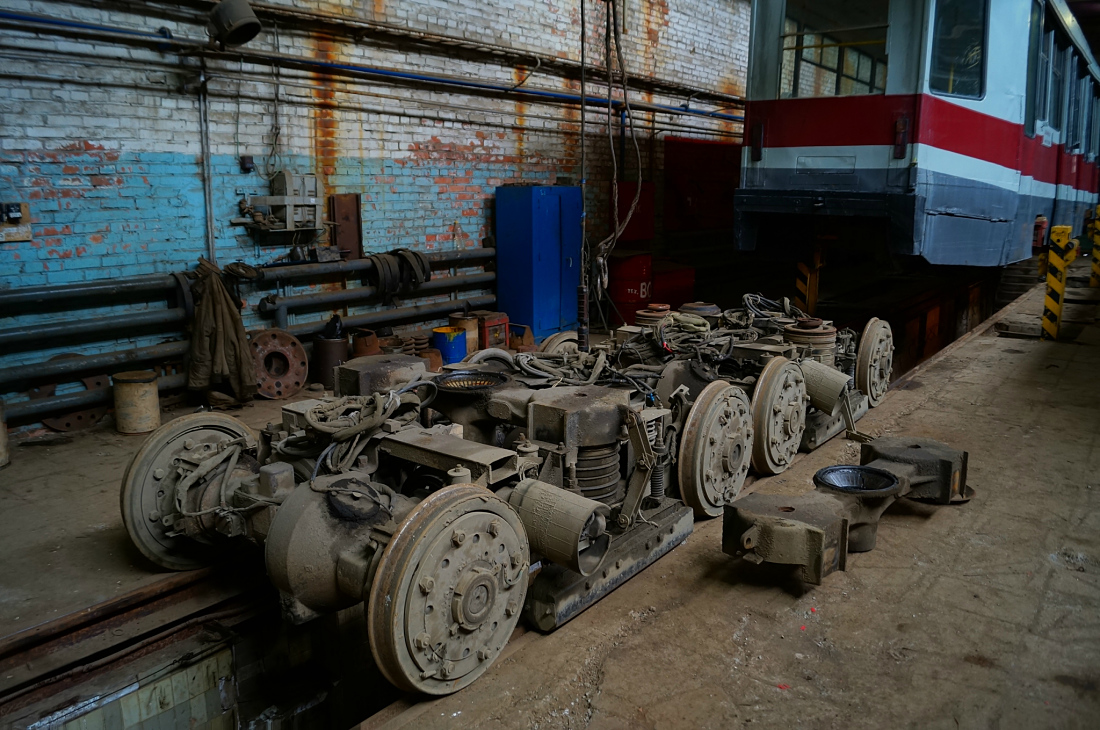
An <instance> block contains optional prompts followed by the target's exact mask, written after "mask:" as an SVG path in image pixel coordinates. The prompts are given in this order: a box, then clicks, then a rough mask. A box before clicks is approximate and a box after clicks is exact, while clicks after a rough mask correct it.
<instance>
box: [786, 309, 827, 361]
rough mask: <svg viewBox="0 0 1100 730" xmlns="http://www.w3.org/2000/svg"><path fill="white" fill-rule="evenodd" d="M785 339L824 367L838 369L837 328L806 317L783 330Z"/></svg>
mask: <svg viewBox="0 0 1100 730" xmlns="http://www.w3.org/2000/svg"><path fill="white" fill-rule="evenodd" d="M783 339H784V340H786V341H787V342H789V343H791V344H792V345H797V346H798V347H799V348H800V349H808V350H809V353H808V355H809V357H810V358H812V359H814V360H817V361H818V362H819V363H821V364H822V365H828V366H829V367H836V327H833V326H832V324H831V323H829V322H825V321H823V320H820V319H817V318H814V317H805V318H803V319H800V320H798V321H797V322H795V323H794V324H789V325H787V326H786V327H784V328H783Z"/></svg>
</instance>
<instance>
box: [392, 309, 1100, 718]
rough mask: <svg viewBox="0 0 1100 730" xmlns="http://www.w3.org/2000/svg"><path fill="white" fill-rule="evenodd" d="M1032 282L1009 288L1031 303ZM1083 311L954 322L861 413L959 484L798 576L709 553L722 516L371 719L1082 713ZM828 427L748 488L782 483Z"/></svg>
mask: <svg viewBox="0 0 1100 730" xmlns="http://www.w3.org/2000/svg"><path fill="white" fill-rule="evenodd" d="M1038 295H1039V293H1038V292H1035V293H1033V294H1032V295H1031V297H1030V298H1029V300H1028V301H1025V302H1021V303H1018V304H1017V305H1015V306H1016V307H1017V308H1030V310H1032V311H1033V310H1034V309H1035V307H1036V301H1039V302H1041V298H1040V299H1038V300H1037V299H1036V297H1037V296H1038ZM1098 369H1100V329H1098V328H1097V327H1096V326H1092V327H1089V328H1088V329H1086V330H1085V332H1084V333H1083V334H1082V335H1081V336H1080V337H1079V338H1078V340H1077V342H1068V343H1061V342H1059V343H1052V342H1041V341H1038V340H1030V339H1006V338H1000V337H998V336H997V335H996V334H995V333H994V332H993V331H992V330H990V331H987V332H985V333H984V334H981V335H977V336H973V337H970V338H968V340H967V341H965V342H963V343H960V346H958V347H956V348H953V349H952V350H950V351H945V352H944V353H942V355H941V357H940V358H939V359H938V360H937V361H936V362H934V363H932V364H930V365H928V366H927V367H924V368H922V369H920V370H919V371H917V372H916V373H915V375H914V376H913V377H912V378H911V379H909V380H908V381H906V382H904V383H902V384H901V386H900V387H899V389H898V390H896V391H895V392H894V393H892V394H891V395H890V396H889V397H888V399H887V400H886V401H885V403H884V404H883V405H882V406H880V407H879V408H876V409H874V410H873V411H872V412H871V413H870V414H869V415H868V416H867V417H865V418H864V419H863V420H862V421H861V422H860V427H861V429H862V430H864V431H867V432H869V433H871V434H873V435H876V436H878V435H885V434H907V435H914V436H924V437H928V438H934V439H939V440H941V441H945V442H947V443H948V444H950V445H952V446H955V447H957V448H963V449H966V450H968V451H969V452H970V466H969V482H970V484H971V485H972V486H973V487H974V489H975V490H976V495H975V498H974V500H973V501H972V502H970V503H969V504H965V505H954V506H948V507H934V506H928V505H923V504H918V503H913V502H907V501H904V500H903V501H902V502H900V503H897V504H896V505H895V506H894V507H892V508H891V509H890V511H888V512H887V513H886V515H885V516H884V518H883V521H882V524H881V526H880V528H879V534H878V545H877V547H876V548H875V550H874V551H873V552H870V553H865V554H860V555H853V556H850V557H849V561H848V570H847V572H843V573H834V574H833V575H831V576H829V577H828V578H826V580H825V582H824V585H822V586H819V587H816V588H815V587H804V586H802V585H801V584H799V583H797V582H795V581H793V580H791V579H790V578H789V575H788V574H787V572H786V571H776V570H768V569H766V566H765V567H764V568H758V567H757V566H752V565H749V564H746V563H744V562H742V561H735V560H733V559H732V558H730V557H728V556H726V555H724V554H723V553H722V552H721V529H722V524H721V520H720V519H717V520H711V521H708V522H700V523H696V526H695V533H694V534H693V535H692V536H691V537H690V538H689V539H688V541H687V543H686V544H684V545H682V546H681V547H679V548H677V549H676V550H674V551H673V552H672V553H671V554H670V555H668V556H667V557H665V558H663V559H662V560H660V561H659V562H657V563H656V564H654V565H653V566H652V567H650V568H648V569H647V570H646V571H644V572H643V573H642V574H640V575H639V576H638V577H636V578H634V579H633V580H631V581H630V582H629V583H627V584H626V585H625V586H623V587H622V588H620V589H618V590H617V591H615V592H614V593H612V594H611V595H610V596H608V597H607V598H605V599H604V600H603V601H601V602H600V603H599V604H597V605H596V606H595V607H593V608H592V609H590V610H588V611H586V612H585V613H583V614H582V615H580V616H579V617H577V618H576V619H574V620H573V621H572V622H571V623H569V624H567V625H566V626H564V627H562V628H561V629H559V630H558V631H556V632H554V633H553V634H551V635H549V636H537V635H535V634H533V633H529V634H526V635H524V636H523V637H520V639H519V640H518V641H517V644H519V646H518V647H516V648H515V650H514V651H513V652H512V653H511V655H510V656H507V657H506V658H505V659H504V660H503V661H500V662H498V664H497V665H496V666H494V667H493V668H492V669H491V670H490V671H489V672H488V673H487V674H486V676H484V677H482V678H481V679H480V680H478V681H477V682H476V683H475V684H473V685H472V686H471V687H469V688H467V689H465V690H463V691H462V692H459V693H458V694H456V695H453V696H450V697H446V698H443V699H439V700H433V701H428V702H424V703H421V704H419V705H416V706H415V707H413V708H412V709H411V710H408V711H406V712H404V713H403V714H401V715H399V716H398V717H396V718H393V719H391V720H389V722H388V723H387V724H384V725H383V727H387V728H396V727H402V726H404V727H416V728H418V729H421V728H436V727H438V728H443V727H446V728H453V727H457V726H459V725H461V726H462V727H464V728H513V727H528V728H539V729H540V730H550V729H551V728H585V727H589V728H601V729H615V728H624V729H625V728H669V727H674V728H732V727H742V726H744V727H761V726H762V727H793V726H801V727H810V728H833V727H838V728H839V727H843V728H853V727H874V728H880V727H920V728H946V729H949V730H953V729H954V728H977V727H1023V728H1033V727H1059V728H1073V727H1082V728H1083V727H1089V728H1093V727H1097V723H1098V721H1097V719H1096V718H1097V717H1098V714H1097V713H1098V711H1100V510H1098V507H1100V446H1098V440H1097V434H1098V433H1100V388H1097V385H1096V379H1095V373H1096V372H1097V370H1098ZM858 458H859V451H858V447H857V446H856V445H855V444H854V443H852V442H850V441H846V440H844V439H839V438H838V439H834V440H833V441H832V442H830V443H828V444H827V445H825V446H824V447H822V448H821V449H819V450H818V451H816V452H814V453H812V454H809V455H807V456H805V457H804V458H802V459H800V460H799V461H798V462H797V463H796V464H795V466H794V467H792V468H791V469H790V470H789V471H788V472H786V473H784V474H782V475H780V476H778V477H773V478H770V479H763V480H760V481H758V482H756V484H755V485H754V489H755V490H756V491H761V492H769V493H779V494H798V493H801V492H803V491H806V490H808V489H810V488H811V481H810V480H811V477H812V475H813V473H814V472H815V471H816V470H817V469H819V468H821V467H823V466H827V465H829V464H834V463H858Z"/></svg>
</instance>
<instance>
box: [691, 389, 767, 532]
mask: <svg viewBox="0 0 1100 730" xmlns="http://www.w3.org/2000/svg"><path fill="white" fill-rule="evenodd" d="M752 440H753V428H752V417H751V405H750V403H749V399H748V396H746V395H745V392H744V391H743V390H741V389H740V388H738V387H736V386H734V385H730V384H729V383H727V382H725V381H724V380H716V381H714V382H713V383H711V384H710V385H708V386H707V387H706V388H704V389H703V391H702V392H701V393H700V394H699V397H698V398H697V399H696V400H695V403H694V404H692V407H691V411H689V412H688V417H687V420H686V421H685V423H684V435H683V437H682V438H681V440H680V458H679V464H678V467H677V476H678V478H679V482H680V493H681V495H682V497H683V500H684V503H685V504H686V505H688V506H689V507H691V509H692V510H693V511H694V512H695V516H696V517H717V516H718V515H720V514H721V513H722V509H723V507H725V505H727V504H729V503H730V502H732V501H733V500H734V499H736V498H737V495H738V494H740V493H741V487H742V486H743V485H744V483H745V477H746V476H748V472H749V460H750V458H751V454H752Z"/></svg>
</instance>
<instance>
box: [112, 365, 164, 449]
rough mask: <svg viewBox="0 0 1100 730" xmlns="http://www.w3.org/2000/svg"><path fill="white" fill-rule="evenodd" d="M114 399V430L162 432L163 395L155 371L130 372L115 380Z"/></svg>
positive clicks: (124, 431) (122, 431) (119, 375)
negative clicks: (161, 403)
mask: <svg viewBox="0 0 1100 730" xmlns="http://www.w3.org/2000/svg"><path fill="white" fill-rule="evenodd" d="M112 381H113V389H114V396H115V430H117V431H118V432H119V433H148V432H149V431H155V430H156V429H158V428H160V393H159V392H157V374H156V373H155V372H154V371H152V370H130V371H128V372H125V373H117V374H115V375H114V377H113V378H112Z"/></svg>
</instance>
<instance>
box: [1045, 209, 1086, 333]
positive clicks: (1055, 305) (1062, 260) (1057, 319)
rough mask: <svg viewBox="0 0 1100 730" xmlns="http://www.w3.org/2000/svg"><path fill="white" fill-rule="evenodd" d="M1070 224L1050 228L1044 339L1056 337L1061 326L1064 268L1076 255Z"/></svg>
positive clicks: (1075, 245) (1064, 285)
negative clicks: (1071, 238) (1070, 237)
mask: <svg viewBox="0 0 1100 730" xmlns="http://www.w3.org/2000/svg"><path fill="white" fill-rule="evenodd" d="M1072 231H1073V228H1072V227H1071V226H1054V227H1053V228H1051V229H1050V247H1049V248H1050V250H1049V252H1048V254H1047V295H1046V299H1044V300H1043V319H1042V325H1043V331H1042V332H1041V333H1040V335H1039V336H1040V337H1041V338H1042V339H1044V340H1056V339H1058V330H1059V329H1060V328H1061V326H1062V307H1063V305H1064V303H1065V299H1066V269H1068V268H1069V265H1070V262H1072V261H1073V259H1074V258H1076V257H1077V241H1071V240H1069V235H1070V233H1072Z"/></svg>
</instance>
